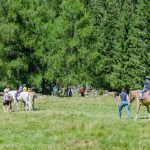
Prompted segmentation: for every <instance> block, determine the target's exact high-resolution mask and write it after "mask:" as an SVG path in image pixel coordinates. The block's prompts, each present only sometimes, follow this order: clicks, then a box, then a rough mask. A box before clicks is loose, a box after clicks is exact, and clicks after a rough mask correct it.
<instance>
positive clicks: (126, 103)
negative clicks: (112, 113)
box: [119, 101, 130, 119]
mask: <svg viewBox="0 0 150 150" xmlns="http://www.w3.org/2000/svg"><path fill="white" fill-rule="evenodd" d="M123 107H125V110H126V112H127V114H128V119H129V118H130V111H129V107H128V102H126V101H123V102H121V103H120V106H119V118H121V114H122V108H123Z"/></svg>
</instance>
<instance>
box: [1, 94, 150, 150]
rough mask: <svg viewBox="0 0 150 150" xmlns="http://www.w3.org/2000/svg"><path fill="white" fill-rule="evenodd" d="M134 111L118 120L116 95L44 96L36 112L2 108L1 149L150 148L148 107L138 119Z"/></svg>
mask: <svg viewBox="0 0 150 150" xmlns="http://www.w3.org/2000/svg"><path fill="white" fill-rule="evenodd" d="M1 101H2V99H1ZM1 106H2V103H1ZM1 108H2V107H1ZM130 110H131V117H132V118H131V119H130V120H128V119H127V115H126V112H125V110H123V114H122V115H123V118H122V119H118V111H117V106H116V99H115V97H113V96H98V97H80V96H74V97H71V98H68V97H64V98H60V97H54V96H42V97H39V98H38V99H36V101H35V111H33V112H26V111H19V112H16V111H13V112H9V113H4V112H3V111H2V109H0V150H149V149H150V142H149V140H150V135H149V133H150V121H149V120H148V118H147V117H148V114H147V112H146V109H145V108H144V107H141V111H140V115H139V119H138V120H137V121H135V120H134V115H135V103H133V104H132V105H131V106H130Z"/></svg>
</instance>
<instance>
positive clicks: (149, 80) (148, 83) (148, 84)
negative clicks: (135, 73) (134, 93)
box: [140, 76, 150, 100]
mask: <svg viewBox="0 0 150 150" xmlns="http://www.w3.org/2000/svg"><path fill="white" fill-rule="evenodd" d="M148 90H150V76H146V77H145V83H144V89H143V90H142V91H141V93H142V96H141V98H140V99H142V100H143V99H144V93H145V92H147V91H148Z"/></svg>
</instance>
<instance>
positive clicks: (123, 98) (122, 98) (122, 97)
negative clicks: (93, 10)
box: [118, 89, 130, 119]
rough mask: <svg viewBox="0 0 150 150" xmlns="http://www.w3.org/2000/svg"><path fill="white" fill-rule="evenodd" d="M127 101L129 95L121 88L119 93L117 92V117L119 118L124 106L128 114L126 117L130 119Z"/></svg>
mask: <svg viewBox="0 0 150 150" xmlns="http://www.w3.org/2000/svg"><path fill="white" fill-rule="evenodd" d="M128 101H129V97H128V94H127V93H126V91H125V89H122V91H121V93H120V94H119V98H118V106H119V110H118V111H119V118H120V119H121V114H122V108H123V107H125V109H126V112H127V114H128V119H130V111H129V108H128Z"/></svg>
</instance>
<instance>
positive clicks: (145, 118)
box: [139, 117, 149, 120]
mask: <svg viewBox="0 0 150 150" xmlns="http://www.w3.org/2000/svg"><path fill="white" fill-rule="evenodd" d="M139 119H145V120H146V119H147V120H148V119H149V117H140V118H139Z"/></svg>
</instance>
